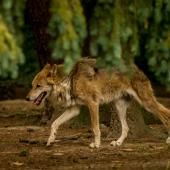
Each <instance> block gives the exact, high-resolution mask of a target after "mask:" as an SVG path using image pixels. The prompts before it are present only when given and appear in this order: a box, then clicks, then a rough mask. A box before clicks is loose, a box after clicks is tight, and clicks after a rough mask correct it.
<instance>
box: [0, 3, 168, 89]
mask: <svg viewBox="0 0 170 170" xmlns="http://www.w3.org/2000/svg"><path fill="white" fill-rule="evenodd" d="M81 56H91V57H95V58H97V59H98V62H97V63H98V66H99V67H108V68H110V67H112V66H114V67H116V68H118V69H120V70H121V71H127V70H128V66H129V65H131V64H132V63H133V62H135V63H137V64H138V66H139V67H140V68H142V69H143V70H144V71H145V72H146V73H147V74H148V75H149V77H150V78H152V80H154V81H156V82H158V83H160V84H162V85H165V86H167V87H168V86H169V87H170V1H169V0H62V1H60V0H43V1H41V0H20V1H18V0H1V1H0V77H1V79H3V80H4V79H14V78H17V77H18V78H21V77H24V78H25V79H28V76H29V75H31V74H34V73H35V72H36V71H37V70H38V69H40V68H41V67H43V65H44V64H45V63H46V62H50V63H53V62H57V63H61V62H64V63H65V68H66V71H67V72H68V71H69V70H70V69H71V67H72V66H73V65H74V63H75V62H76V61H77V60H78V59H79V58H80V57H81Z"/></svg>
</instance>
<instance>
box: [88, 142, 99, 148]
mask: <svg viewBox="0 0 170 170" xmlns="http://www.w3.org/2000/svg"><path fill="white" fill-rule="evenodd" d="M89 147H90V148H99V147H100V144H99V143H94V142H92V143H91V144H90V145H89Z"/></svg>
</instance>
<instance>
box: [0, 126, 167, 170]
mask: <svg viewBox="0 0 170 170" xmlns="http://www.w3.org/2000/svg"><path fill="white" fill-rule="evenodd" d="M48 135H49V128H47V127H38V126H18V127H1V128H0V170H16V169H20V170H58V169H59V170H69V169H73V170H76V169H78V170H82V169H96V170H97V169H98V170H99V169H106V170H109V169H121V170H131V169H134V170H140V169H141V170H143V169H144V170H169V169H170V146H168V145H166V144H165V141H163V140H159V139H148V138H143V139H138V140H132V139H131V140H128V141H126V142H125V144H124V145H123V146H121V147H119V148H114V147H111V146H109V143H110V141H111V139H105V138H103V141H102V146H101V148H99V149H94V150H93V149H90V148H89V147H88V144H89V143H90V141H91V138H92V136H91V133H90V132H89V131H88V130H87V129H64V128H63V129H61V130H60V131H59V134H58V137H57V139H58V140H59V141H58V142H56V143H55V144H54V145H53V146H51V147H46V145H45V144H46V140H47V137H48Z"/></svg>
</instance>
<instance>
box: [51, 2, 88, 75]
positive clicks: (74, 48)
mask: <svg viewBox="0 0 170 170" xmlns="http://www.w3.org/2000/svg"><path fill="white" fill-rule="evenodd" d="M50 12H51V14H52V17H51V19H50V21H49V33H50V35H51V36H52V38H53V41H52V57H53V58H55V59H64V61H65V66H66V67H65V68H66V72H69V71H70V69H71V68H72V66H73V64H74V63H75V62H76V61H77V60H78V59H79V58H80V56H81V47H82V43H83V40H84V38H85V36H86V23H85V18H84V15H83V11H82V6H81V4H80V1H79V0H64V1H59V0H52V1H51V7H50Z"/></svg>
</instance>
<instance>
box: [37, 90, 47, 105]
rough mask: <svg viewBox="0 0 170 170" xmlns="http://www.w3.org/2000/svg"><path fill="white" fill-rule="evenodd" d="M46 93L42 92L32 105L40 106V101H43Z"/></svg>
mask: <svg viewBox="0 0 170 170" xmlns="http://www.w3.org/2000/svg"><path fill="white" fill-rule="evenodd" d="M46 94H47V92H42V93H41V94H40V95H39V96H38V97H37V98H36V99H35V100H34V104H36V105H40V103H41V102H42V100H43V99H44V97H45V96H46Z"/></svg>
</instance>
